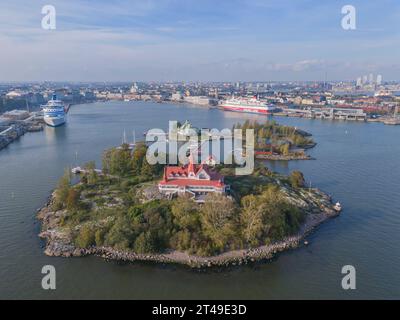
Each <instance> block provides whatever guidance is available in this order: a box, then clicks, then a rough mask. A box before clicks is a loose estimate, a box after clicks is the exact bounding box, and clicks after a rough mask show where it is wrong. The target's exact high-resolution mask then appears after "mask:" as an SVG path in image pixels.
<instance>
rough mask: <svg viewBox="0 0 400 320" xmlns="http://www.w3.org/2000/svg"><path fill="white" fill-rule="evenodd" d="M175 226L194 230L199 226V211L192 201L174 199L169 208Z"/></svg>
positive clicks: (185, 198) (188, 198) (185, 197)
mask: <svg viewBox="0 0 400 320" xmlns="http://www.w3.org/2000/svg"><path fill="white" fill-rule="evenodd" d="M171 212H172V217H173V219H174V220H173V221H174V223H175V224H177V225H178V226H179V227H181V228H183V229H191V230H193V229H195V228H197V227H198V226H199V211H198V209H197V205H196V203H195V202H194V200H193V199H191V198H190V197H188V196H182V197H179V198H178V199H176V200H175V201H174V203H173V205H172V207H171Z"/></svg>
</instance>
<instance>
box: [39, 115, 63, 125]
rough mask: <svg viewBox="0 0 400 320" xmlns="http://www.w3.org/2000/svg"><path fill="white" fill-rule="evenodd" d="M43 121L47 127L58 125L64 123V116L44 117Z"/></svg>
mask: <svg viewBox="0 0 400 320" xmlns="http://www.w3.org/2000/svg"><path fill="white" fill-rule="evenodd" d="M44 122H45V123H46V124H47V125H48V126H49V127H59V126H62V125H63V124H65V117H57V118H50V117H45V118H44Z"/></svg>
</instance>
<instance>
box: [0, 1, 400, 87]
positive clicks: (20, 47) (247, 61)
mask: <svg viewBox="0 0 400 320" xmlns="http://www.w3.org/2000/svg"><path fill="white" fill-rule="evenodd" d="M47 4H49V3H47V2H45V1H29V2H28V1H21V0H18V1H14V2H13V3H8V4H7V3H2V4H0V43H1V48H2V51H1V57H2V59H1V60H0V71H1V72H0V81H1V82H7V81H16V82H19V81H45V80H48V81H74V82H78V81H82V82H91V81H135V80H136V81H152V80H154V81H307V80H308V81H324V80H325V77H327V80H328V81H332V80H354V81H355V80H356V79H357V77H359V75H361V74H370V73H374V74H382V75H383V77H384V79H385V81H386V80H388V81H390V80H398V76H397V74H398V72H399V71H400V64H399V63H398V62H397V61H396V57H397V56H398V54H399V51H400V50H399V49H400V45H399V44H398V41H397V39H396V37H397V35H398V31H399V28H400V24H399V23H398V22H397V20H398V18H399V11H400V10H398V9H400V5H399V4H398V3H396V2H395V1H391V0H386V1H381V2H380V3H374V4H371V3H365V1H364V2H363V1H352V3H351V5H353V6H354V7H355V8H356V9H357V15H356V17H357V28H356V30H344V29H343V28H342V26H341V19H342V17H343V16H344V15H343V14H342V13H341V8H342V7H343V6H344V5H346V4H348V3H345V2H343V1H331V2H330V3H329V4H327V3H323V4H320V3H318V2H317V1H306V0H302V1H296V2H295V3H294V2H293V1H242V0H234V1H221V2H219V3H218V6H216V5H215V2H213V1H202V2H198V1H171V0H170V1H117V2H114V3H113V4H109V3H107V2H105V1H96V5H95V6H94V5H93V2H90V1H68V2H65V1H58V0H57V1H52V3H50V4H51V5H53V6H54V7H55V8H56V13H57V15H56V18H57V20H56V21H57V28H56V30H44V29H42V28H41V20H42V18H43V16H44V15H43V14H41V9H42V7H43V6H44V5H47ZM396 19H397V20H396Z"/></svg>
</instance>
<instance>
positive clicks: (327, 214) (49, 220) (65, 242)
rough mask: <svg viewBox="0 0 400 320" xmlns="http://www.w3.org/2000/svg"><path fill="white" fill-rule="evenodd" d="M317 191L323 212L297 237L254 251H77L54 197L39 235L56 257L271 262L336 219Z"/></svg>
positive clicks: (192, 263)
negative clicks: (207, 254)
mask: <svg viewBox="0 0 400 320" xmlns="http://www.w3.org/2000/svg"><path fill="white" fill-rule="evenodd" d="M317 192H318V193H319V195H320V196H321V197H322V199H323V203H322V204H321V206H320V209H321V211H320V212H318V213H316V212H314V213H309V214H308V215H307V217H306V221H305V222H304V223H303V225H302V226H301V228H300V230H299V231H298V233H297V234H295V235H292V236H289V237H286V238H284V239H283V240H281V241H278V242H275V243H272V244H270V245H265V246H261V247H258V248H252V249H242V250H232V251H228V252H225V253H222V254H219V255H216V256H211V257H200V256H194V255H189V254H187V253H184V252H179V251H173V250H170V251H168V252H165V253H160V254H154V253H149V254H137V253H135V252H133V251H122V250H117V249H114V248H111V247H105V246H102V247H95V246H93V247H89V248H77V247H75V246H74V245H73V243H71V240H70V239H69V238H68V236H66V235H65V233H63V232H62V231H61V230H60V229H59V228H58V227H57V224H58V222H59V220H60V217H61V216H62V215H63V212H62V211H57V212H53V211H52V210H51V206H50V205H51V198H50V199H49V201H48V202H47V204H46V205H45V206H44V207H43V208H42V209H39V210H38V215H37V217H38V219H39V220H41V221H42V231H41V233H40V234H39V237H41V238H42V239H45V240H46V248H45V251H44V253H45V254H46V255H48V256H54V257H82V256H87V255H95V256H98V257H101V258H104V259H107V260H117V261H126V262H134V261H142V262H153V263H162V264H181V265H186V266H189V267H191V268H199V269H201V268H211V267H227V266H240V265H246V264H248V263H252V262H256V261H262V260H268V259H271V258H273V257H274V256H275V255H276V254H277V253H279V252H282V251H285V250H289V249H294V248H297V247H299V246H300V245H301V241H302V240H303V239H304V238H305V237H306V236H307V235H308V234H310V233H311V232H313V231H314V230H315V228H316V227H317V226H319V225H320V224H321V223H323V222H325V221H326V220H328V219H330V218H333V217H335V216H337V215H338V214H339V213H338V212H337V211H335V210H334V209H333V205H332V203H331V200H330V197H329V196H328V195H326V194H323V193H322V192H320V191H317Z"/></svg>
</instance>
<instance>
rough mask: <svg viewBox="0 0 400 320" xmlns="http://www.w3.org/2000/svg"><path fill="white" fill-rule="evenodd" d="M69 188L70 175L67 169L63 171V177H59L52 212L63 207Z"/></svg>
mask: <svg viewBox="0 0 400 320" xmlns="http://www.w3.org/2000/svg"><path fill="white" fill-rule="evenodd" d="M70 188H71V174H70V171H69V169H65V170H64V175H63V176H62V177H61V179H60V181H59V182H58V185H57V188H56V192H55V201H54V204H53V209H54V210H60V209H62V208H63V207H64V205H65V201H66V199H67V197H68V193H69V190H70Z"/></svg>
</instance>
